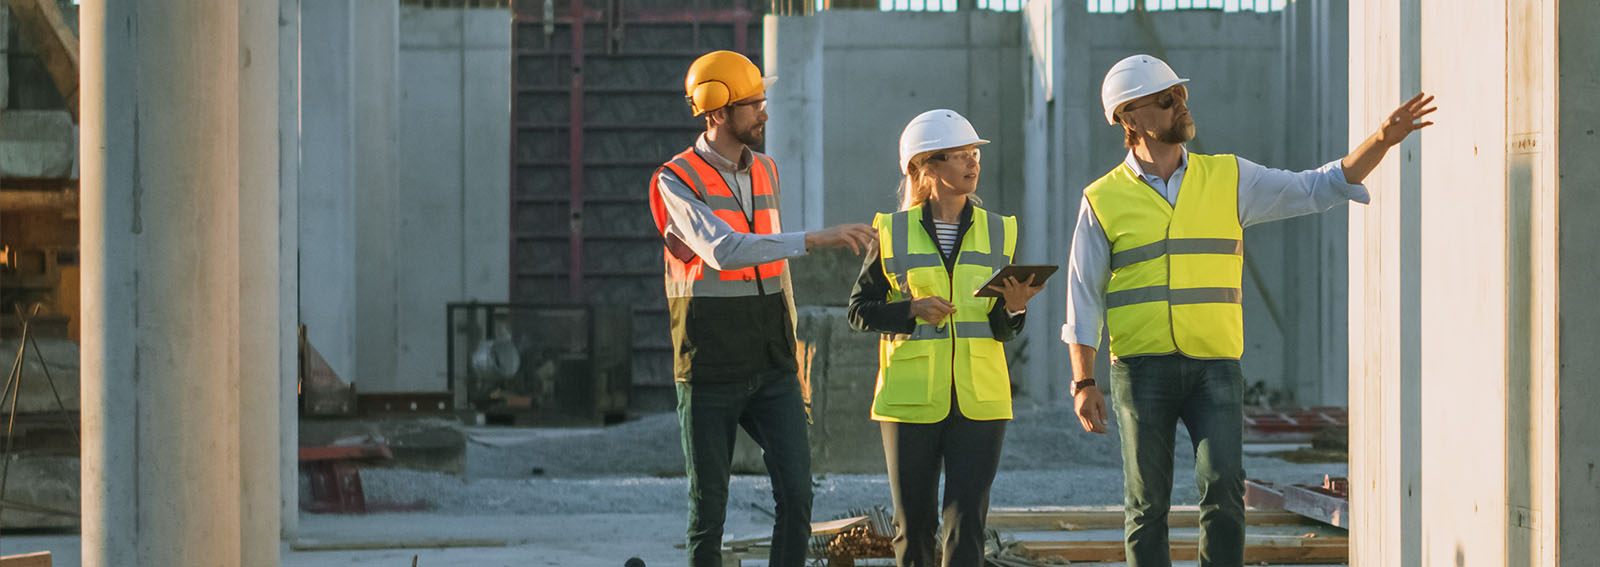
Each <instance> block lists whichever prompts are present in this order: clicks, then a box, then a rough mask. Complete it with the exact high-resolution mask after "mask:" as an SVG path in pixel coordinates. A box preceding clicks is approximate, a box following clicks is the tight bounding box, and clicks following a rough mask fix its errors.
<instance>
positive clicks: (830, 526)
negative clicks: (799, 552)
mask: <svg viewBox="0 0 1600 567" xmlns="http://www.w3.org/2000/svg"><path fill="white" fill-rule="evenodd" d="M865 523H867V517H866V516H856V517H854V518H843V519H839V520H831V521H827V522H813V523H812V524H811V535H812V536H819V535H833V534H837V533H844V532H845V531H846V530H849V529H850V528H853V527H856V526H859V525H861V524H865Z"/></svg>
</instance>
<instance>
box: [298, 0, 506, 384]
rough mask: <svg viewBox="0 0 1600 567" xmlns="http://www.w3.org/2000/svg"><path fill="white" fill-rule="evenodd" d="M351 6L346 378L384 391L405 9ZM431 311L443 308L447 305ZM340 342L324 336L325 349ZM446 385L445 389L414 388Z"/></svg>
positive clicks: (388, 370) (391, 370)
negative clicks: (349, 364)
mask: <svg viewBox="0 0 1600 567" xmlns="http://www.w3.org/2000/svg"><path fill="white" fill-rule="evenodd" d="M341 3H342V2H341ZM349 9H350V11H351V18H350V35H351V36H352V44H351V48H352V51H351V54H350V58H349V60H350V61H351V66H350V76H349V78H348V79H347V80H348V86H349V88H350V90H351V93H352V95H351V96H352V99H353V100H354V105H353V107H352V110H353V112H354V113H355V120H354V128H355V130H354V132H355V136H354V143H353V145H352V147H351V151H352V153H351V156H350V158H351V162H350V163H351V166H352V175H353V179H354V182H353V186H352V187H351V192H352V193H353V195H352V196H353V198H354V204H355V210H354V220H355V238H356V242H355V249H354V251H353V252H354V258H353V260H354V266H355V267H356V269H355V272H354V285H355V288H354V289H355V290H358V291H357V293H356V294H355V315H356V318H355V326H354V327H353V329H356V330H359V331H358V333H357V335H356V336H355V337H354V341H355V348H356V350H355V355H356V356H355V369H354V370H353V371H352V374H348V375H344V376H345V378H346V379H349V380H355V381H357V382H359V383H361V384H362V386H363V388H365V389H368V390H382V389H389V388H388V387H389V386H391V383H392V382H393V381H394V376H395V374H396V368H395V360H396V358H395V354H396V345H398V344H399V340H398V336H397V334H396V333H397V323H396V320H395V316H396V310H397V308H398V307H399V298H398V296H397V294H396V286H397V283H396V281H395V280H396V278H397V277H398V275H399V274H398V272H397V271H396V270H397V265H396V256H395V254H396V249H395V247H396V245H395V243H396V241H397V238H396V236H397V235H396V232H397V230H398V228H397V218H396V214H397V213H396V209H397V204H396V201H397V198H396V194H397V191H396V188H397V187H399V186H400V175H399V174H400V169H399V165H400V164H399V155H400V147H399V145H400V134H399V133H400V124H399V119H400V108H399V103H398V98H399V93H400V65H399V62H400V38H399V34H400V4H399V3H398V2H393V1H387V2H386V1H383V0H360V1H357V2H350V3H349ZM503 70H504V69H502V71H503ZM508 88H509V87H508ZM502 171H504V169H502ZM504 202H505V201H500V203H499V204H502V205H503V203H504ZM436 212H437V211H436ZM502 224H503V223H502ZM426 307H427V308H429V309H432V310H434V311H439V312H442V311H443V307H442V306H437V305H427V306H426ZM438 328H439V327H429V331H431V332H432V333H433V334H434V335H437V333H438ZM316 335H317V334H316V333H313V336H316ZM332 339H333V338H332V337H322V338H321V339H319V341H318V342H317V344H318V345H321V344H324V343H323V341H327V340H332ZM440 340H441V341H442V338H441V339H440ZM318 348H321V347H320V346H319V347H318ZM441 348H442V347H441ZM439 360H443V357H440V358H439ZM442 388H443V384H439V385H437V386H435V387H434V388H420V387H419V388H411V389H418V390H420V389H442Z"/></svg>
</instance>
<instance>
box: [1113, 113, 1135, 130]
mask: <svg viewBox="0 0 1600 567" xmlns="http://www.w3.org/2000/svg"><path fill="white" fill-rule="evenodd" d="M1117 124H1121V125H1122V127H1123V128H1131V129H1133V130H1134V131H1135V132H1137V131H1139V123H1138V122H1136V121H1134V120H1132V117H1131V116H1130V115H1129V114H1128V113H1126V112H1117Z"/></svg>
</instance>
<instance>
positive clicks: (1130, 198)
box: [1061, 55, 1436, 567]
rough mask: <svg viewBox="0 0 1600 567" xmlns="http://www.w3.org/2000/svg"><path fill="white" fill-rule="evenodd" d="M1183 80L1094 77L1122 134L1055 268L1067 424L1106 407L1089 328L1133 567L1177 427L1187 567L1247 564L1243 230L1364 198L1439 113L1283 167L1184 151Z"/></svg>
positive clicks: (1394, 123) (1160, 493) (1147, 537)
mask: <svg viewBox="0 0 1600 567" xmlns="http://www.w3.org/2000/svg"><path fill="white" fill-rule="evenodd" d="M1187 81H1188V79H1180V78H1178V75H1177V74H1176V73H1174V72H1173V71H1172V68H1171V67H1168V66H1167V64H1166V63H1165V62H1163V61H1161V60H1160V59H1157V58H1155V57H1151V56H1149V55H1134V56H1131V57H1128V58H1125V59H1123V60H1122V61H1120V62H1118V63H1117V64H1116V65H1115V66H1113V67H1112V68H1111V70H1110V71H1109V72H1108V73H1106V78H1105V81H1104V83H1102V85H1101V90H1100V97H1101V102H1102V104H1103V106H1104V109H1105V117H1106V121H1107V122H1109V123H1111V124H1119V125H1121V126H1122V128H1123V133H1124V145H1126V146H1127V147H1128V155H1127V158H1126V159H1124V160H1123V163H1121V164H1119V165H1118V166H1117V167H1116V168H1115V169H1112V170H1111V172H1110V173H1107V174H1106V175H1105V176H1104V177H1101V178H1100V179H1099V180H1096V181H1095V182H1094V183H1091V184H1089V186H1088V187H1087V188H1086V189H1084V193H1083V203H1082V205H1081V206H1080V207H1079V212H1078V219H1077V227H1076V229H1075V231H1074V234H1073V241H1072V255H1071V259H1070V260H1069V265H1068V269H1067V278H1068V279H1067V282H1068V287H1069V293H1068V300H1067V322H1066V324H1065V325H1063V326H1062V330H1061V340H1062V341H1063V342H1066V343H1067V344H1068V350H1069V352H1070V355H1071V359H1072V360H1071V362H1072V375H1073V382H1072V392H1073V399H1074V405H1075V408H1076V411H1077V415H1078V420H1079V422H1080V423H1081V424H1082V425H1083V428H1084V429H1085V430H1088V431H1092V432H1095V433H1105V420H1106V413H1107V412H1106V404H1105V399H1104V398H1103V397H1102V394H1101V393H1100V389H1099V387H1098V385H1097V384H1095V381H1094V357H1095V350H1096V349H1097V348H1098V347H1099V345H1100V333H1101V326H1102V324H1104V325H1105V326H1106V327H1109V328H1110V335H1111V360H1112V365H1111V384H1110V386H1111V392H1112V395H1113V397H1114V399H1115V401H1116V410H1117V427H1118V429H1119V430H1120V434H1121V440H1122V470H1123V480H1124V486H1123V496H1124V504H1125V506H1126V513H1127V521H1126V524H1125V526H1126V543H1127V560H1128V565H1129V566H1131V567H1151V566H1162V567H1165V566H1169V565H1171V557H1170V554H1169V552H1168V542H1167V511H1168V509H1169V508H1170V497H1171V493H1172V475H1173V470H1172V469H1173V444H1174V442H1175V440H1174V439H1175V435H1176V431H1177V424H1178V421H1180V420H1181V421H1183V423H1184V426H1185V427H1186V428H1187V429H1188V430H1189V436H1190V438H1191V439H1192V440H1193V442H1194V446H1195V447H1194V449H1195V479H1196V482H1197V483H1198V484H1199V490H1200V550H1199V551H1200V565H1203V566H1209V565H1241V564H1242V563H1243V561H1244V525H1245V523H1244V466H1243V463H1242V460H1243V446H1242V445H1243V421H1244V416H1243V399H1242V398H1243V391H1244V384H1243V382H1244V379H1243V375H1242V373H1241V371H1240V367H1239V356H1240V355H1242V354H1243V353H1244V313H1243V310H1242V309H1241V305H1240V302H1241V298H1242V292H1241V287H1240V284H1241V279H1242V278H1241V275H1242V273H1243V268H1244V227H1247V226H1250V225H1253V224H1259V223H1263V222H1268V221H1274V220H1280V219H1285V218H1289V217H1295V216H1300V215H1306V214H1311V213H1317V212H1321V211H1325V210H1328V209H1329V208H1332V207H1333V206H1335V205H1337V204H1339V203H1343V202H1345V201H1355V202H1358V203H1366V202H1367V201H1368V199H1369V195H1368V193H1367V190H1366V188H1365V187H1362V186H1361V180H1362V179H1365V178H1366V176H1367V174H1368V173H1371V172H1372V170H1373V168H1375V167H1377V165H1378V162H1380V161H1382V160H1383V156H1384V154H1385V153H1386V152H1387V151H1388V149H1389V148H1390V147H1392V146H1394V145H1396V144H1399V143H1400V141H1401V140H1403V139H1405V137H1406V136H1407V135H1409V134H1410V133H1411V132H1414V131H1416V130H1419V129H1422V128H1423V127H1426V126H1428V125H1430V124H1432V122H1418V119H1419V118H1421V117H1422V116H1424V115H1426V114H1428V113H1430V112H1433V111H1434V110H1436V108H1434V107H1432V106H1430V105H1429V104H1430V103H1431V102H1432V100H1433V98H1432V97H1424V96H1423V95H1422V94H1418V95H1417V96H1415V97H1413V98H1412V99H1411V100H1409V101H1407V102H1406V103H1404V104H1402V105H1401V106H1400V108H1398V109H1396V110H1395V111H1394V112H1393V113H1392V114H1390V115H1389V117H1388V119H1387V120H1386V121H1385V122H1384V123H1383V124H1382V125H1381V126H1380V127H1379V128H1378V130H1377V132H1375V133H1374V134H1372V136H1371V137H1368V138H1367V139H1366V141H1364V142H1362V143H1361V145H1360V146H1358V147H1357V148H1356V149H1355V150H1354V151H1351V152H1350V154H1349V155H1347V156H1345V157H1344V158H1343V159H1341V160H1338V161H1333V162H1329V163H1328V164H1327V165H1324V166H1322V167H1320V168H1318V169H1316V170H1311V171H1302V172H1289V171H1284V170H1278V169H1270V168H1266V167H1262V166H1260V165H1257V164H1255V163H1253V162H1251V161H1249V160H1246V159H1244V158H1239V157H1235V156H1232V155H1227V154H1219V155H1201V154H1196V153H1190V152H1189V151H1188V150H1186V149H1185V148H1184V147H1183V143H1184V142H1187V141H1189V140H1190V139H1192V138H1193V137H1194V133H1195V125H1194V121H1193V120H1191V119H1190V117H1189V108H1188V105H1187V104H1186V102H1187V100H1188V97H1189V91H1188V88H1187V87H1185V86H1184V84H1183V83H1185V82H1187Z"/></svg>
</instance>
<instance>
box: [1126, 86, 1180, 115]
mask: <svg viewBox="0 0 1600 567" xmlns="http://www.w3.org/2000/svg"><path fill="white" fill-rule="evenodd" d="M1188 98H1189V89H1188V88H1187V87H1184V86H1183V85H1178V86H1176V87H1173V88H1170V89H1167V90H1164V91H1161V92H1159V93H1156V95H1155V98H1152V99H1150V103H1149V104H1141V105H1139V106H1128V107H1124V108H1123V109H1122V110H1124V111H1128V110H1138V109H1141V108H1144V107H1146V106H1154V107H1156V108H1159V109H1161V110H1167V109H1170V108H1172V105H1174V104H1178V101H1179V100H1184V99H1188Z"/></svg>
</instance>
